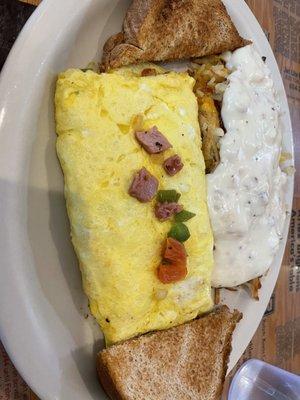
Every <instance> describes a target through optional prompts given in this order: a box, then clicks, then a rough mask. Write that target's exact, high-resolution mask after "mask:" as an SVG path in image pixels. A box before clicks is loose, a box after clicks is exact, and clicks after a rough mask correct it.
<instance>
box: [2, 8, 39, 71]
mask: <svg viewBox="0 0 300 400" xmlns="http://www.w3.org/2000/svg"><path fill="white" fill-rule="evenodd" d="M34 10H35V7H34V6H32V5H30V4H25V3H21V2H19V1H18V0H0V70H1V69H2V66H3V64H4V62H5V60H6V57H7V56H8V53H9V51H10V49H11V47H12V45H13V44H14V41H15V40H16V38H17V36H18V34H19V32H20V31H21V29H22V28H23V26H24V24H25V22H26V21H27V19H28V18H29V17H30V15H31V14H32V13H33V11H34Z"/></svg>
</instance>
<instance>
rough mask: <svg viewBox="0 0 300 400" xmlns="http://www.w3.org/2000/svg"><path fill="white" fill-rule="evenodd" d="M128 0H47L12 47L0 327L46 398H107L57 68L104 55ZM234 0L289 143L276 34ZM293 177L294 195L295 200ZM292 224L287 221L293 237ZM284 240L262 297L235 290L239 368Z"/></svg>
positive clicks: (5, 109) (5, 82)
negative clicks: (61, 139)
mask: <svg viewBox="0 0 300 400" xmlns="http://www.w3.org/2000/svg"><path fill="white" fill-rule="evenodd" d="M128 4H129V1H127V0H126V1H125V0H122V1H118V0H64V1H59V0H43V2H42V4H41V6H40V7H39V8H38V9H37V10H36V12H35V13H34V14H33V16H32V17H31V18H30V20H29V21H28V23H27V24H26V26H25V28H24V29H23V31H22V33H21V35H20V36H19V38H18V40H17V42H16V44H15V45H14V47H13V50H12V51H11V53H10V55H9V57H8V60H7V62H6V65H5V67H4V69H3V71H2V74H1V82H0V96H1V100H0V135H1V138H0V140H1V142H0V143H1V145H0V199H1V200H0V205H1V214H0V215H1V227H0V254H1V275H0V277H1V278H0V304H1V312H0V328H1V331H0V334H1V339H2V341H3V343H4V345H5V347H6V349H7V351H8V353H9V355H10V357H11V358H12V360H13V362H14V363H15V365H16V367H17V369H18V370H19V372H20V373H21V374H22V375H23V377H24V379H25V380H26V381H27V383H28V384H29V385H30V386H31V387H32V389H33V390H34V391H35V392H36V393H37V394H38V395H39V396H40V398H41V399H49V400H50V399H51V400H54V399H59V400H79V399H80V400H91V399H97V400H99V399H105V398H106V397H105V395H104V394H103V392H102V391H101V389H100V386H99V384H98V382H97V378H96V372H95V355H96V352H97V351H98V350H99V349H100V348H101V345H102V339H101V334H100V332H99V329H98V328H97V326H96V324H95V322H94V321H93V319H92V317H90V316H88V318H85V317H86V316H87V313H88V311H87V301H86V298H85V296H84V294H83V292H82V289H81V280H80V274H79V270H78V267H77V260H76V258H75V255H74V252H73V249H72V246H71V242H70V239H69V224H68V219H67V216H66V211H65V202H64V198H63V178H62V173H61V170H60V167H59V164H58V161H57V158H56V154H55V140H56V135H55V129H54V121H53V93H54V84H55V79H56V75H57V73H58V72H59V71H61V70H64V69H66V68H68V67H85V66H86V65H87V63H88V62H89V61H91V60H98V59H99V49H101V48H102V45H103V43H104V41H105V39H106V38H107V37H108V36H110V35H111V34H113V33H115V32H117V31H118V30H119V29H120V27H121V23H122V19H123V16H124V13H125V10H126V9H127V7H128ZM225 4H226V5H227V6H228V10H229V12H230V14H231V16H232V18H233V20H234V22H235V24H236V25H237V27H238V29H239V31H240V33H241V34H242V35H244V36H245V37H247V38H250V39H252V40H253V41H254V43H255V45H256V47H257V48H258V50H259V52H260V53H261V55H264V56H266V57H267V64H268V66H269V67H270V69H271V70H272V73H273V78H274V81H275V85H276V87H277V90H278V95H279V99H280V104H281V108H282V111H283V114H282V126H283V133H284V148H285V150H286V151H289V152H292V149H293V144H292V132H291V123H290V119H289V111H288V105H287V101H286V96H285V93H284V88H283V84H282V80H281V77H280V74H279V71H278V68H277V64H276V61H275V59H274V56H273V54H272V51H271V48H270V46H269V44H268V41H267V39H266V37H265V35H264V33H263V31H262V30H261V28H260V26H259V24H258V23H257V21H256V19H255V18H254V16H253V15H252V14H251V12H250V10H249V9H248V7H247V6H246V4H245V3H244V1H242V0H235V1H230V0H226V1H225ZM292 190H293V183H292V179H291V180H290V182H289V189H288V192H287V202H288V204H289V205H291V202H292ZM288 222H289V221H287V222H286V230H285V236H284V237H285V239H286V235H287V227H288ZM284 246H285V240H283V241H282V246H281V248H280V251H279V253H278V256H277V257H276V260H275V261H274V264H273V266H272V269H271V271H270V272H269V273H268V275H267V276H266V277H265V278H264V279H263V288H262V290H261V292H260V301H259V302H255V301H253V300H251V299H250V298H249V297H248V295H246V294H245V292H243V291H241V292H233V293H232V292H227V293H226V294H225V296H224V301H225V303H227V304H229V305H230V306H233V307H237V308H239V309H240V310H241V311H242V312H243V313H244V318H243V320H242V322H241V323H240V324H239V326H238V328H237V330H236V332H235V334H234V340H233V351H232V354H231V361H230V368H231V367H233V365H234V364H235V363H236V361H237V360H238V358H239V357H240V356H241V354H242V353H243V351H244V349H245V348H246V346H247V344H248V343H249V341H250V339H251V337H252V335H253V334H254V332H255V330H256V328H257V326H258V324H259V322H260V320H261V318H262V315H263V313H264V310H265V308H266V306H267V303H268V301H269V298H270V296H271V294H272V291H273V288H274V285H275V282H276V279H277V275H278V272H279V268H280V265H281V259H282V254H283V250H284Z"/></svg>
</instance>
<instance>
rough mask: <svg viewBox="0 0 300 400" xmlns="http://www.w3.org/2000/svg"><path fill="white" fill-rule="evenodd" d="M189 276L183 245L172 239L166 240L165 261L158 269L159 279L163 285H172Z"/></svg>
mask: <svg viewBox="0 0 300 400" xmlns="http://www.w3.org/2000/svg"><path fill="white" fill-rule="evenodd" d="M186 275H187V254H186V251H185V247H184V245H183V244H182V243H180V242H178V240H175V239H173V238H171V237H169V238H167V240H166V247H165V251H164V254H163V261H162V262H161V263H160V265H159V267H158V269H157V276H158V279H159V280H160V281H161V282H162V283H172V282H177V281H180V280H182V279H184V278H185V277H186Z"/></svg>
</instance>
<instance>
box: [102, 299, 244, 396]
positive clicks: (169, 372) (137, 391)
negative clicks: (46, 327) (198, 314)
mask: <svg viewBox="0 0 300 400" xmlns="http://www.w3.org/2000/svg"><path fill="white" fill-rule="evenodd" d="M241 317H242V314H241V313H240V312H238V311H236V310H235V311H234V312H230V311H229V309H228V307H227V306H220V307H218V308H217V309H216V310H215V311H214V312H212V313H210V314H208V315H206V316H205V317H202V318H199V319H196V320H194V321H191V322H189V323H186V324H184V325H181V326H178V327H175V328H171V329H169V330H165V331H159V332H154V333H151V334H147V335H143V336H140V337H138V338H135V339H131V340H128V341H125V342H123V343H120V344H117V345H114V346H112V347H110V348H108V349H105V350H102V351H101V352H100V353H99V354H98V359H97V368H98V375H99V379H100V382H101V383H102V386H103V387H104V389H105V391H106V392H107V394H108V395H109V396H110V398H111V399H113V400H138V399H147V400H192V399H199V400H218V399H219V398H220V396H221V393H222V389H223V383H224V380H225V376H226V371H227V364H228V360H229V355H230V352H231V338H232V333H233V331H234V329H235V326H236V324H237V323H238V321H239V320H240V319H241Z"/></svg>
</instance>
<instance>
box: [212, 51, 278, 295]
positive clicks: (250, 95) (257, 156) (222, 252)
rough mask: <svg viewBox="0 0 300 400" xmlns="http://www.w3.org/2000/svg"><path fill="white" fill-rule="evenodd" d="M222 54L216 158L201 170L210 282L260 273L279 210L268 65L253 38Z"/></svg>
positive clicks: (269, 255)
mask: <svg viewBox="0 0 300 400" xmlns="http://www.w3.org/2000/svg"><path fill="white" fill-rule="evenodd" d="M226 60H227V63H226V66H227V68H228V70H229V71H230V72H231V73H230V75H229V76H228V82H229V84H228V86H227V88H226V90H225V92H224V97H223V102H222V110H221V114H222V119H223V123H224V127H225V131H226V134H225V135H224V137H223V138H221V139H220V164H219V165H218V167H217V168H216V170H215V171H214V172H213V173H212V174H209V175H207V186H208V205H209V212H210V219H211V224H212V229H213V233H214V241H215V251H214V270H213V278H212V283H213V285H214V286H216V287H233V286H237V285H240V284H242V283H245V282H247V281H249V280H251V279H254V278H257V277H259V276H261V275H263V274H264V273H265V272H266V271H267V269H268V268H269V267H270V265H271V263H272V261H273V258H274V256H275V254H276V252H277V250H278V246H279V243H280V240H281V238H282V231H283V225H284V221H285V217H286V205H285V195H284V192H285V183H286V174H285V173H283V172H282V171H281V169H280V167H279V160H280V154H281V141H282V137H281V132H280V127H279V121H278V118H279V106H278V103H277V101H276V95H275V91H274V84H273V81H272V79H271V77H270V71H269V69H268V67H267V66H266V65H265V63H264V61H263V60H262V59H261V57H260V56H259V54H258V53H257V52H256V50H255V49H254V47H253V45H249V46H246V47H243V48H241V49H238V50H236V51H235V52H233V53H229V54H227V56H226Z"/></svg>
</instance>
